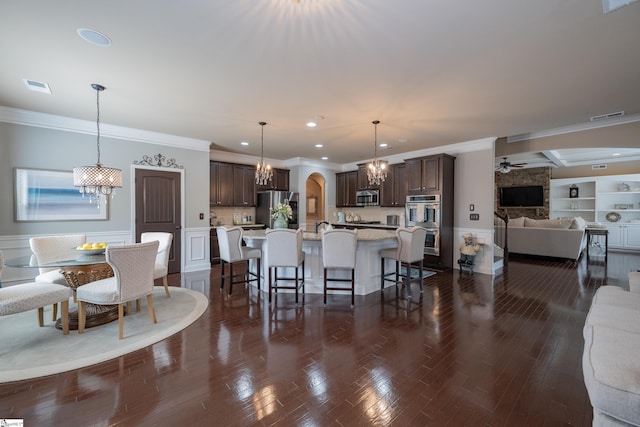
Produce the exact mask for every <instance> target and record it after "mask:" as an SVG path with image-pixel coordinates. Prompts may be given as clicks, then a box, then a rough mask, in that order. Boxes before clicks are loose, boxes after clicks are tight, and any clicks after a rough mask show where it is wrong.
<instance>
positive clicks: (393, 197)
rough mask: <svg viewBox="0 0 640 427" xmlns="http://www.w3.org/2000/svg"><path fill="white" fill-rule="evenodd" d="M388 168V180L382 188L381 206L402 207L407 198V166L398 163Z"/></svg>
mask: <svg viewBox="0 0 640 427" xmlns="http://www.w3.org/2000/svg"><path fill="white" fill-rule="evenodd" d="M388 167H389V173H388V174H387V179H386V180H385V181H384V182H383V183H382V185H381V186H380V205H381V206H384V207H402V206H404V205H405V200H406V198H407V180H406V173H405V172H406V166H405V164H404V163H398V164H396V165H390V166H388Z"/></svg>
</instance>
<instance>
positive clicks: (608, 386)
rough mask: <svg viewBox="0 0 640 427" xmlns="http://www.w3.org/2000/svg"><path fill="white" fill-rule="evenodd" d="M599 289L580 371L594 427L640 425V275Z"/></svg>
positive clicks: (589, 318)
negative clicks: (626, 283) (623, 283)
mask: <svg viewBox="0 0 640 427" xmlns="http://www.w3.org/2000/svg"><path fill="white" fill-rule="evenodd" d="M629 288H630V289H631V290H632V291H631V292H628V291H626V290H624V289H622V288H621V287H618V286H602V287H601V288H600V289H598V291H597V292H596V294H595V295H594V297H593V301H592V303H591V308H590V309H589V313H588V314H587V319H586V321H585V326H584V330H583V335H584V351H583V356H582V371H583V374H584V382H585V385H586V387H587V392H588V393H589V399H590V400H591V405H592V406H593V425H594V426H629V425H633V426H640V357H638V355H639V354H640V323H639V322H638V319H640V272H633V273H629Z"/></svg>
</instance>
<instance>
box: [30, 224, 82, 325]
mask: <svg viewBox="0 0 640 427" xmlns="http://www.w3.org/2000/svg"><path fill="white" fill-rule="evenodd" d="M86 242H87V235H86V234H68V235H63V236H41V237H32V238H30V239H29V247H30V248H31V252H33V254H34V255H35V256H36V258H37V259H38V263H39V264H48V263H50V262H56V261H65V260H70V259H75V258H77V256H78V254H77V252H76V251H75V248H76V247H77V246H80V245H84V244H85V243H86ZM38 271H39V273H40V274H38V275H37V276H36V278H35V279H34V280H35V282H36V283H55V284H58V285H65V286H66V285H67V280H66V279H65V277H64V276H63V275H62V273H60V269H59V268H58V267H51V268H44V267H40V268H39V269H38ZM51 314H52V318H53V320H55V319H56V318H57V317H58V305H57V304H56V305H55V306H54V307H53V310H52V311H51Z"/></svg>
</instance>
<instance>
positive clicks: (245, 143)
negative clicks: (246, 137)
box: [240, 141, 249, 145]
mask: <svg viewBox="0 0 640 427" xmlns="http://www.w3.org/2000/svg"><path fill="white" fill-rule="evenodd" d="M240 145H249V143H248V142H247V141H242V142H241V143H240Z"/></svg>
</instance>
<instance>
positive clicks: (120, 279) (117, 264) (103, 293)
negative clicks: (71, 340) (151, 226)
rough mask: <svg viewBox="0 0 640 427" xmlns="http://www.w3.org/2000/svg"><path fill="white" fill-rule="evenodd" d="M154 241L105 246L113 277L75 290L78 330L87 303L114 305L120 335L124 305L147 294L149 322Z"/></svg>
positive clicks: (83, 319)
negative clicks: (116, 309) (116, 306)
mask: <svg viewBox="0 0 640 427" xmlns="http://www.w3.org/2000/svg"><path fill="white" fill-rule="evenodd" d="M158 246H159V243H158V241H157V240H154V241H153V242H148V243H134V244H132V245H124V246H109V247H107V250H106V261H107V263H108V264H109V265H110V266H111V268H113V272H114V276H113V277H108V278H106V279H102V280H98V281H95V282H90V283H87V284H86V285H83V286H80V287H79V288H78V289H77V290H76V294H77V297H78V333H79V334H82V333H84V328H85V322H86V317H87V311H86V307H87V303H90V304H96V305H116V304H117V305H118V337H119V339H122V338H123V336H124V304H125V303H128V302H131V301H135V300H137V299H138V298H142V297H144V296H146V297H147V307H148V309H149V315H150V316H151V320H152V321H153V323H157V319H156V313H155V310H154V309H153V295H152V293H153V285H154V283H153V267H154V265H155V260H156V255H157V253H158Z"/></svg>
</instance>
